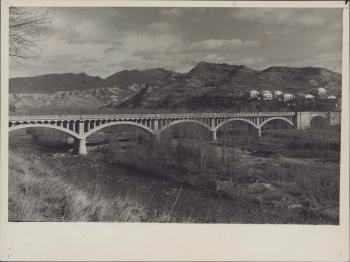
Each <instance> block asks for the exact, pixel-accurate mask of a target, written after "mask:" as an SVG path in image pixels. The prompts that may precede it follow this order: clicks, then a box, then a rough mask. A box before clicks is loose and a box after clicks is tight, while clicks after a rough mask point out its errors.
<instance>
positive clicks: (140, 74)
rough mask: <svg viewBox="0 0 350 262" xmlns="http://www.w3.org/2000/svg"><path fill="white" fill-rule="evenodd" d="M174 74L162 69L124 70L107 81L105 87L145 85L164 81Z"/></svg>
mask: <svg viewBox="0 0 350 262" xmlns="http://www.w3.org/2000/svg"><path fill="white" fill-rule="evenodd" d="M171 73H172V72H170V71H167V70H165V69H162V68H155V69H148V70H144V71H140V70H123V71H120V72H117V73H115V74H113V75H111V76H109V77H107V78H106V79H105V85H110V86H115V85H117V86H122V87H125V86H129V85H132V84H145V83H148V82H152V81H162V80H164V79H165V78H166V77H168V76H169V75H170V74H171Z"/></svg>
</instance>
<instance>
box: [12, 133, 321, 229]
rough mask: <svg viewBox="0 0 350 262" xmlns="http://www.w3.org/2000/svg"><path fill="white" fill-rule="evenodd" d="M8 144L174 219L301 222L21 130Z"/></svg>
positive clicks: (291, 214) (89, 187)
mask: <svg viewBox="0 0 350 262" xmlns="http://www.w3.org/2000/svg"><path fill="white" fill-rule="evenodd" d="M10 149H11V150H12V151H14V152H20V153H21V154H22V155H23V156H25V155H31V156H35V157H36V158H37V159H39V160H40V161H41V162H43V163H45V164H46V165H49V166H51V167H52V170H53V172H54V173H55V174H56V175H57V176H60V177H62V178H63V179H64V180H65V181H66V182H67V183H68V184H70V185H72V186H74V187H77V188H79V189H80V190H85V191H93V190H99V191H101V192H104V193H106V194H109V195H111V196H120V195H130V194H131V195H133V197H135V198H136V199H137V201H139V202H140V203H142V205H144V206H146V207H147V209H149V210H152V211H156V212H159V213H161V212H162V211H164V210H167V211H171V214H172V215H173V216H174V217H175V218H176V219H174V220H175V221H188V222H190V223H283V224H285V223H302V222H303V221H304V218H303V216H302V215H301V214H300V212H299V210H292V209H281V208H276V207H273V206H269V205H264V204H261V203H256V202H254V201H244V202H243V201H240V200H235V199H231V198H228V197H225V196H223V195H221V194H218V193H217V192H214V191H212V190H211V191H210V190H206V189H201V188H196V187H193V186H189V185H186V184H183V183H179V182H177V181H174V180H171V179H169V178H166V177H163V176H155V175H154V174H152V173H150V172H145V171H142V170H137V169H134V168H131V167H125V166H122V165H117V164H110V163H108V162H107V161H106V160H105V157H104V154H103V153H99V152H93V153H91V154H88V155H86V156H79V155H73V154H72V153H71V152H69V150H68V149H67V148H64V149H63V148H47V147H42V146H40V145H38V144H37V143H36V142H35V141H33V139H32V137H31V136H30V135H28V134H26V133H25V132H21V131H18V132H15V133H13V134H11V136H10ZM9 175H11V174H9ZM145 222H152V221H145ZM318 222H319V221H316V220H314V221H313V220H312V219H311V220H310V221H309V223H318Z"/></svg>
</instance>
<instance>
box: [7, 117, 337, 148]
mask: <svg viewBox="0 0 350 262" xmlns="http://www.w3.org/2000/svg"><path fill="white" fill-rule="evenodd" d="M314 117H322V118H323V119H325V121H327V123H329V124H330V125H336V124H340V113H339V112H297V113H295V112H260V113H255V112H249V113H173V114H113V115H41V116H10V117H9V125H8V127H9V131H13V130H18V129H22V128H27V127H43V128H53V129H56V130H60V131H62V132H65V133H66V134H68V135H71V136H72V137H74V141H75V153H78V154H87V149H86V139H87V137H89V136H90V135H92V134H93V133H95V132H97V131H99V130H101V129H103V128H105V127H109V126H114V125H133V126H137V127H139V128H142V129H144V130H146V131H148V132H149V133H151V134H152V135H154V136H156V137H159V135H160V134H161V133H162V132H163V131H165V130H166V129H168V128H170V127H171V126H174V125H176V124H179V123H195V124H198V125H201V126H203V127H205V128H207V129H208V130H209V131H210V132H212V136H213V140H216V139H217V137H216V133H217V130H218V129H219V128H220V127H222V126H223V125H225V124H227V123H230V122H233V121H244V122H247V123H248V124H250V125H251V126H253V127H255V128H256V129H257V131H258V135H259V136H261V128H262V127H263V126H264V125H265V124H267V123H268V122H270V121H273V120H277V119H278V120H281V121H285V122H286V123H288V124H289V125H290V126H292V127H294V128H297V129H304V128H308V127H310V124H311V121H312V119H313V118H314Z"/></svg>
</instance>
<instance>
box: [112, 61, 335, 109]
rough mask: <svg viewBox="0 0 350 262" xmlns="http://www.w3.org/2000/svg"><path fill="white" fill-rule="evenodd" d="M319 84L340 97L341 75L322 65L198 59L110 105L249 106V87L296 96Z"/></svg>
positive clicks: (314, 89)
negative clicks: (261, 65) (247, 63)
mask: <svg viewBox="0 0 350 262" xmlns="http://www.w3.org/2000/svg"><path fill="white" fill-rule="evenodd" d="M320 87H323V88H326V90H327V94H328V95H336V96H340V95H341V75H340V74H338V73H335V72H332V71H330V70H327V69H324V68H313V67H304V68H292V67H270V68H267V69H265V70H262V71H259V70H254V69H251V68H249V67H246V66H244V65H240V66H237V65H228V64H211V63H206V62H201V63H199V64H198V65H197V66H196V67H195V68H193V69H192V70H190V71H189V72H188V73H184V74H177V73H173V74H171V75H169V76H168V77H167V78H166V79H164V80H162V81H153V82H151V83H149V84H148V86H147V89H144V90H142V93H141V94H140V93H139V94H136V95H135V96H134V97H131V98H130V99H129V100H127V101H123V102H122V103H119V104H115V103H114V104H111V105H110V106H113V107H129V108H130V107H143V108H155V109H156V108H168V109H174V108H187V109H191V110H192V109H196V108H198V109H201V110H202V109H205V108H218V109H223V108H235V109H239V108H242V107H243V108H244V107H245V108H246V109H248V108H249V107H250V106H251V104H252V103H250V104H249V103H247V99H248V94H249V91H250V90H254V89H255V90H259V91H261V90H270V91H272V92H273V91H274V90H280V91H282V92H284V93H292V94H294V95H298V94H307V93H311V94H314V93H316V92H317V89H318V88H320ZM135 97H137V99H135ZM270 105H271V106H273V103H270ZM275 106H276V107H279V105H275ZM272 109H274V108H273V107H272V108H271V110H272Z"/></svg>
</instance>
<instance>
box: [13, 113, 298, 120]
mask: <svg viewBox="0 0 350 262" xmlns="http://www.w3.org/2000/svg"><path fill="white" fill-rule="evenodd" d="M294 115H295V112H249V113H247V112H242V113H167V114H108V115H102V114H101V115H36V116H9V121H24V120H93V119H116V118H117V119H125V118H129V119H130V118H151V119H154V118H159V119H163V118H213V117H263V116H267V117H278V116H294Z"/></svg>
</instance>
